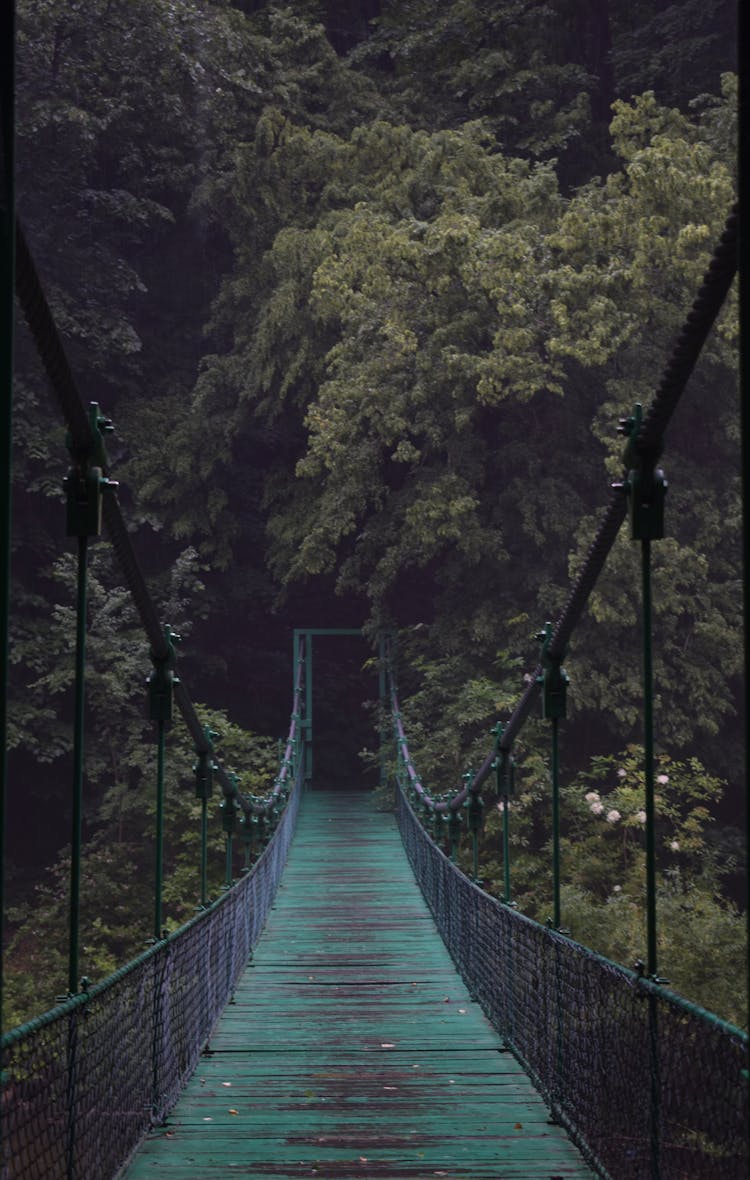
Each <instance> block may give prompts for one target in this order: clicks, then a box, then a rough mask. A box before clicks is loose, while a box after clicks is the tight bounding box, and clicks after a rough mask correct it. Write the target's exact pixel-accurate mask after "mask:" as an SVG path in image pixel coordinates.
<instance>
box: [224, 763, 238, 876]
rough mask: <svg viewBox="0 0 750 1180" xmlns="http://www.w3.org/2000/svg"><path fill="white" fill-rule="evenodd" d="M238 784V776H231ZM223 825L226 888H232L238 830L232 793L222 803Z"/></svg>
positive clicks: (235, 806)
mask: <svg viewBox="0 0 750 1180" xmlns="http://www.w3.org/2000/svg"><path fill="white" fill-rule="evenodd" d="M231 777H232V779H233V781H234V782H235V784H236V781H237V780H236V776H235V775H232V776H231ZM221 812H222V815H221V826H222V828H223V829H224V835H225V837H226V873H225V877H224V888H225V889H231V887H232V853H233V848H234V833H235V832H236V830H237V805H236V803H235V801H234V798H233V797H232V796H231V795H227V797H226V798H225V799H224V802H223V803H222V805H221Z"/></svg>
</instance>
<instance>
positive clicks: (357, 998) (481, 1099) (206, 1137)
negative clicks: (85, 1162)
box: [124, 793, 591, 1180]
mask: <svg viewBox="0 0 750 1180" xmlns="http://www.w3.org/2000/svg"><path fill="white" fill-rule="evenodd" d="M219 1175H222V1176H226V1175H233V1176H234V1175H236V1176H247V1177H254V1178H255V1180H259V1178H260V1180H262V1178H264V1177H268V1178H270V1177H280V1176H281V1177H301V1176H307V1177H309V1176H318V1177H321V1178H323V1180H354V1178H355V1177H357V1178H359V1177H380V1178H383V1180H399V1178H401V1177H421V1178H424V1177H435V1176H439V1177H444V1178H447V1180H451V1178H453V1180H462V1178H466V1177H471V1180H503V1178H505V1180H522V1178H526V1180H542V1178H546V1180H552V1178H554V1177H561V1178H562V1177H565V1178H566V1180H567V1178H568V1177H571V1178H573V1180H583V1178H584V1177H590V1176H591V1172H590V1171H589V1170H588V1169H587V1167H586V1166H585V1164H584V1163H583V1161H582V1160H581V1157H580V1155H579V1154H578V1152H577V1151H576V1150H575V1148H574V1147H573V1146H572V1145H571V1143H570V1142H569V1141H568V1140H567V1139H566V1137H565V1136H564V1135H563V1133H562V1132H561V1130H560V1128H559V1127H556V1126H553V1125H551V1124H550V1122H549V1119H548V1111H547V1108H546V1106H545V1105H544V1103H543V1101H542V1099H541V1098H540V1096H539V1095H538V1094H537V1093H536V1091H535V1090H534V1089H533V1087H532V1086H531V1083H530V1082H529V1081H528V1079H527V1078H526V1077H525V1075H524V1074H523V1071H522V1070H521V1068H520V1066H519V1064H518V1062H517V1061H516V1060H515V1059H514V1058H513V1057H512V1056H511V1055H510V1054H509V1053H507V1052H505V1051H503V1048H502V1045H501V1043H500V1040H499V1038H498V1036H497V1034H496V1033H495V1032H494V1030H493V1029H492V1028H491V1026H490V1025H489V1023H488V1022H487V1021H486V1019H485V1017H484V1016H483V1014H482V1013H481V1011H480V1009H479V1008H478V1006H477V1005H476V1004H474V1003H473V1002H472V1001H471V999H470V996H469V994H468V991H467V989H466V987H465V985H464V984H463V982H462V980H461V979H460V977H459V976H458V975H457V973H456V971H455V968H454V966H453V963H452V961H451V959H450V956H449V955H448V952H447V951H446V949H445V947H444V946H443V944H442V942H441V941H440V939H439V937H438V935H437V933H436V931H435V929H434V926H433V924H432V920H431V918H430V916H429V911H428V909H427V906H426V904H425V902H424V900H423V898H422V897H421V894H420V893H419V891H418V889H417V887H416V884H415V882H414V879H413V876H412V874H411V870H410V868H409V866H408V862H407V861H406V858H405V856H404V853H403V849H402V846H401V842H400V839H399V836H398V832H397V830H396V826H395V823H394V821H393V818H392V817H391V816H388V815H381V814H377V813H375V812H373V811H372V810H371V801H370V799H369V798H368V797H367V796H362V795H358V796H342V795H340V794H333V793H331V794H330V795H324V794H321V795H318V794H313V795H308V796H307V797H306V798H305V800H304V803H303V808H302V810H301V814H300V819H299V828H298V833H297V835H296V837H295V840H294V842H293V844H292V849H291V852H290V858H289V864H288V866H287V869H286V872H285V874H284V878H283V881H282V885H281V888H280V890H279V893H278V896H277V900H276V902H275V905H274V907H273V909H272V911H271V914H270V915H269V919H268V922H267V924H266V929H265V931H264V933H263V935H262V938H261V940H260V943H259V945H258V947H257V948H256V950H255V953H254V955H253V957H252V960H251V962H250V964H249V965H248V967H247V969H246V971H245V973H244V975H243V977H242V979H241V981H240V983H239V985H238V987H237V990H236V993H235V997H234V1000H233V1002H232V1003H231V1004H230V1005H229V1006H228V1007H227V1009H226V1010H225V1012H224V1014H223V1016H222V1018H221V1020H220V1021H219V1023H218V1025H217V1028H216V1029H215V1030H214V1034H213V1036H212V1038H211V1043H210V1050H209V1052H208V1053H207V1054H206V1055H205V1056H204V1057H203V1058H202V1059H201V1061H200V1063H199V1066H198V1069H197V1070H196V1073H195V1075H194V1077H193V1079H192V1080H191V1082H190V1084H189V1086H188V1088H187V1090H186V1092H185V1094H184V1095H183V1097H182V1099H181V1100H180V1102H179V1103H178V1105H177V1107H176V1109H175V1110H174V1112H173V1113H172V1116H171V1117H170V1120H169V1123H168V1125H167V1127H166V1128H164V1129H158V1130H156V1131H155V1132H154V1133H153V1135H152V1136H150V1137H149V1139H148V1140H147V1141H146V1142H145V1143H144V1144H143V1145H142V1147H141V1149H140V1150H139V1152H138V1153H137V1155H136V1157H135V1159H134V1160H133V1162H132V1164H131V1166H130V1168H129V1169H128V1170H127V1171H126V1172H125V1173H124V1176H125V1177H126V1178H127V1180H144V1178H145V1177H153V1176H164V1177H166V1178H167V1180H188V1178H189V1180H202V1178H205V1180H211V1178H212V1177H214V1176H219Z"/></svg>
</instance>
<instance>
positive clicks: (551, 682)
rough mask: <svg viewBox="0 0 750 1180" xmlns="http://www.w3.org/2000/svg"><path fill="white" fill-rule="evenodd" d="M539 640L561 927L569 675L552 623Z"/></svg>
mask: <svg viewBox="0 0 750 1180" xmlns="http://www.w3.org/2000/svg"><path fill="white" fill-rule="evenodd" d="M537 639H539V640H540V641H541V644H542V674H541V676H540V677H539V683H540V684H541V686H542V717H543V718H544V719H545V720H548V721H551V722H552V756H551V766H550V770H551V777H552V926H553V928H554V929H555V930H559V929H560V925H561V914H560V730H559V723H560V719H561V718H564V717H565V714H566V705H567V691H568V683H569V680H568V674H567V672H566V671H565V669H564V668H563V666H562V660H563V657H562V654H560V655H554V656H553V655H551V653H550V650H549V649H550V643H551V642H552V624H551V623H546V624H545V627H544V630H543V631H540V632H539V634H538V635H537Z"/></svg>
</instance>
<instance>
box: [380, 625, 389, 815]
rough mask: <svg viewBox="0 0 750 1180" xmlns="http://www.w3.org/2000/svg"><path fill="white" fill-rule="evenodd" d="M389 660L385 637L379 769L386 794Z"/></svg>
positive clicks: (381, 679) (382, 661)
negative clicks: (387, 662) (387, 663)
mask: <svg viewBox="0 0 750 1180" xmlns="http://www.w3.org/2000/svg"><path fill="white" fill-rule="evenodd" d="M387 658H388V653H387V648H386V641H385V636H384V635H380V636H379V637H378V707H379V716H380V725H379V734H378V739H379V744H378V767H379V772H380V773H379V785H380V790H381V792H383V793H385V789H386V787H387V785H388V770H387V763H386V747H387V744H388V722H387V720H386V718H387V715H388V685H387V676H386V660H387Z"/></svg>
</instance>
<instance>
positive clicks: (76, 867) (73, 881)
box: [68, 536, 88, 996]
mask: <svg viewBox="0 0 750 1180" xmlns="http://www.w3.org/2000/svg"><path fill="white" fill-rule="evenodd" d="M87 564H88V537H86V536H79V538H78V574H77V589H76V662H75V713H74V721H73V816H72V827H71V836H70V937H69V946H68V993H69V994H70V995H71V996H73V995H75V994H76V992H77V991H78V981H79V977H80V971H79V964H78V956H79V948H80V917H81V826H82V811H83V725H84V710H85V704H86V590H87V574H88V569H87Z"/></svg>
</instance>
